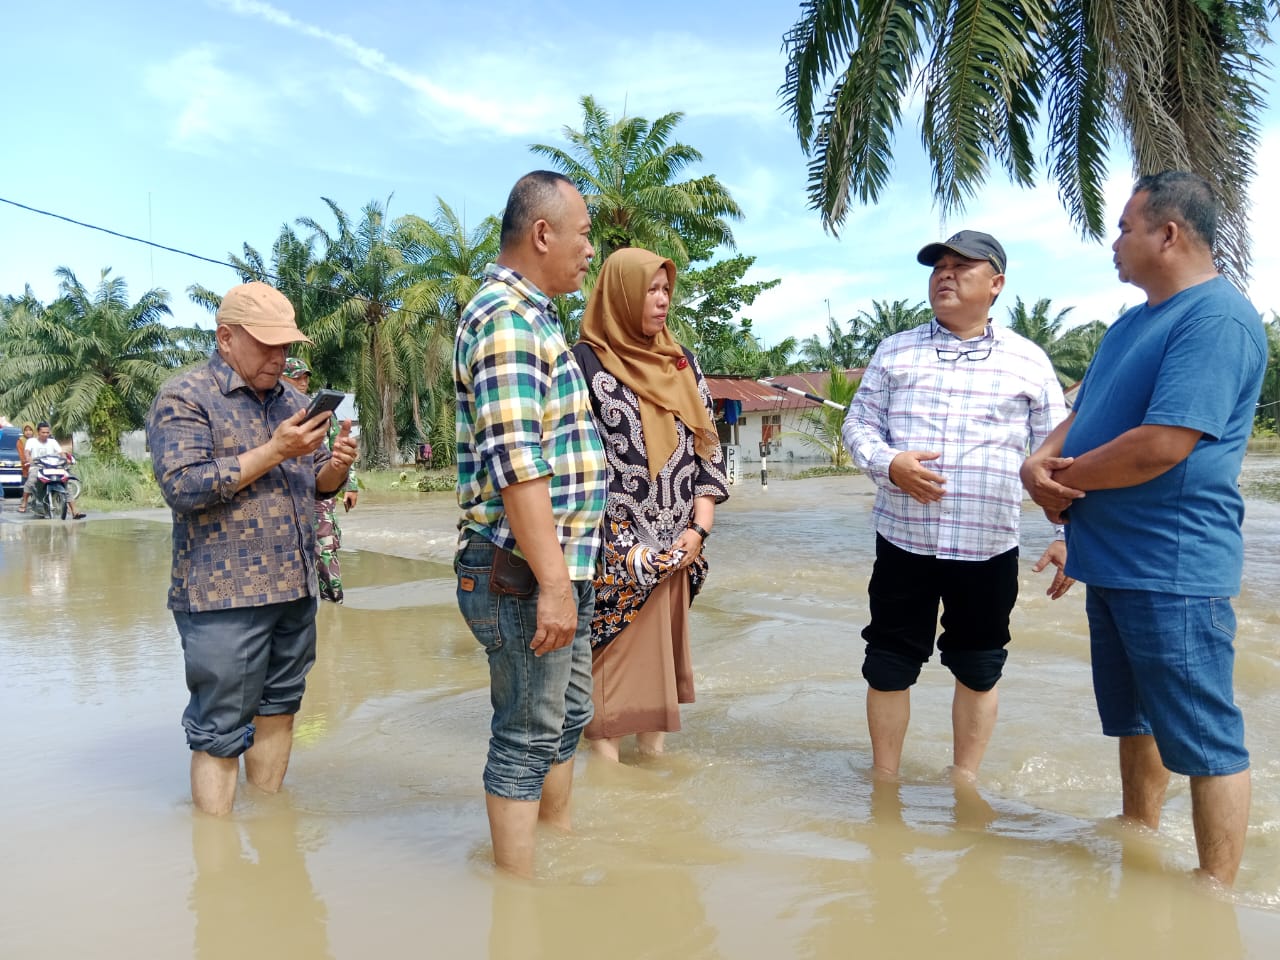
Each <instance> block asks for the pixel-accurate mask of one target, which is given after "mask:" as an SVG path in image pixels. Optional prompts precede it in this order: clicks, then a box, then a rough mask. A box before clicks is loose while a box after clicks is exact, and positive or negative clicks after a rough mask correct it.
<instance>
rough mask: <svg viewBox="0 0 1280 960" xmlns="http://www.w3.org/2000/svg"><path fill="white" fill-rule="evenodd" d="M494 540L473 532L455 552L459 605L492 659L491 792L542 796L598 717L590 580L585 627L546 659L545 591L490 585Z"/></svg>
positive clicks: (585, 583)
mask: <svg viewBox="0 0 1280 960" xmlns="http://www.w3.org/2000/svg"><path fill="white" fill-rule="evenodd" d="M493 553H494V546H493V544H492V543H490V542H489V541H487V540H485V539H484V538H483V537H481V536H479V535H478V534H471V536H470V539H469V540H468V541H466V542H464V543H463V545H462V547H461V548H460V549H459V551H458V554H457V556H456V557H455V558H454V570H455V571H456V572H457V574H458V609H459V610H460V611H461V612H462V618H463V619H464V620H466V621H467V626H468V627H470V628H471V632H472V634H474V635H475V638H476V640H478V641H479V642H480V645H481V646H482V647H484V651H485V654H486V655H487V656H488V658H489V698H490V700H491V702H492V703H493V723H492V725H491V728H490V730H491V735H490V737H489V756H488V759H487V760H486V761H485V766H484V789H485V792H486V793H488V794H491V795H493V796H495V797H504V798H507V799H510V800H540V799H541V798H542V782H543V780H545V779H546V776H547V772H548V771H549V770H550V769H551V765H552V764H558V763H567V762H568V761H570V760H572V759H573V755H574V753H575V752H576V751H577V749H578V739H579V737H580V736H581V734H582V730H583V728H584V727H586V725H587V724H588V723H589V722H590V720H591V614H592V612H593V611H594V608H595V591H594V589H593V587H592V584H591V581H590V580H579V581H575V582H574V584H573V590H574V594H575V596H576V598H577V601H578V628H577V631H576V632H575V633H574V636H573V642H572V643H571V644H568V645H566V646H563V647H561V648H560V649H559V650H553V651H551V652H550V653H545V654H543V655H542V656H540V657H537V656H534V654H533V651H532V650H530V649H529V644H530V642H531V641H532V640H533V634H534V632H535V630H536V629H537V624H538V590H537V589H535V590H534V592H533V593H532V595H530V596H528V597H514V596H508V595H499V594H496V593H493V592H492V591H490V589H489V570H490V567H491V566H492V564H493Z"/></svg>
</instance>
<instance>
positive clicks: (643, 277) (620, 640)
mask: <svg viewBox="0 0 1280 960" xmlns="http://www.w3.org/2000/svg"><path fill="white" fill-rule="evenodd" d="M675 282H676V268H675V264H674V263H672V262H671V261H670V260H668V259H665V258H664V257H660V256H658V255H657V254H656V253H650V252H649V251H648V250H642V249H639V248H634V247H633V248H628V249H623V250H618V251H616V252H615V253H613V254H610V256H609V258H608V259H607V260H606V261H605V262H604V265H603V267H602V268H601V270H600V276H599V277H598V278H597V280H596V285H595V288H594V289H593V290H592V291H591V296H590V298H589V299H588V300H587V306H586V311H585V313H584V314H583V320H582V331H581V342H579V343H578V344H577V345H576V346H575V347H574V348H573V353H574V356H575V357H576V358H577V361H578V366H579V367H581V368H582V372H583V375H584V376H585V377H586V380H587V386H588V388H589V389H590V391H591V410H592V413H593V415H594V416H595V421H596V429H597V430H598V431H600V436H601V439H602V440H603V441H604V449H605V454H606V456H607V457H608V462H609V498H608V501H607V505H606V507H605V521H604V553H603V555H602V557H601V564H600V569H599V572H598V573H597V574H596V579H595V588H596V607H595V616H594V617H593V618H592V621H591V643H592V660H591V678H592V694H591V697H592V702H593V704H594V708H595V709H594V713H595V715H594V717H593V719H592V721H591V723H589V724H588V725H587V729H586V731H585V733H584V736H585V737H586V738H587V741H588V742H589V743H590V744H591V747H592V750H593V751H594V752H595V753H596V754H597V755H599V756H602V757H605V758H606V759H609V760H614V761H616V760H617V759H618V755H619V745H620V742H621V740H622V738H623V737H626V736H630V735H633V734H634V735H635V738H636V744H637V747H638V749H639V751H640V753H641V755H645V756H653V755H655V754H660V753H662V751H663V745H664V740H665V737H666V735H667V734H668V733H671V732H674V731H677V730H679V729H680V704H682V703H693V701H694V688H693V662H692V658H691V656H690V653H689V605H690V604H691V603H692V602H693V598H694V597H695V596H697V593H698V591H699V589H701V587H702V584H703V582H704V580H705V579H706V575H707V560H706V557H705V556H704V555H703V544H704V542H705V540H706V539H707V537H709V536H710V535H711V528H712V526H713V525H714V523H715V508H716V504H718V503H723V502H724V501H725V500H727V499H728V497H729V481H728V478H727V477H726V476H725V474H724V454H723V452H722V451H721V449H720V440H719V438H718V437H717V435H716V430H715V424H714V422H713V415H712V412H711V410H712V408H711V393H710V391H709V390H708V389H707V385H706V382H705V381H704V380H703V378H702V373H701V371H700V370H699V369H698V366H697V363H696V361H695V360H694V358H693V356H692V354H690V353H689V352H688V351H686V350H685V349H684V348H683V347H682V346H681V345H680V344H679V343H677V342H676V339H675V338H674V337H673V336H672V335H671V332H670V330H668V329H667V311H668V309H669V308H670V306H671V297H672V293H673V292H674V289H675Z"/></svg>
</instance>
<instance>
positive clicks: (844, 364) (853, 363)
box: [800, 318, 867, 370]
mask: <svg viewBox="0 0 1280 960" xmlns="http://www.w3.org/2000/svg"><path fill="white" fill-rule="evenodd" d="M849 327H850V329H849V330H848V331H845V330H841V329H840V324H838V323H836V321H835V320H833V319H830V318H828V320H827V339H826V341H825V342H824V341H823V339H822V338H821V337H820V336H818V335H817V334H814V335H813V336H811V337H806V338H805V339H804V340H802V341H801V342H800V356H801V359H802V360H803V361H804V362H805V364H806V365H807V366H808V367H809V369H810V370H847V369H849V368H850V367H862V366H866V362H867V358H866V357H865V356H863V353H862V346H861V338H860V337H859V336H858V335H857V334H856V333H855V332H854V329H853V327H854V324H853V323H852V322H851V323H850V324H849Z"/></svg>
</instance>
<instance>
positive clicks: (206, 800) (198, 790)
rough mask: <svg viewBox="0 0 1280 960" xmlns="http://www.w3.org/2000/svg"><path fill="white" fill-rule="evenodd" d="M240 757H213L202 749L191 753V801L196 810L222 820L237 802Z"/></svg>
mask: <svg viewBox="0 0 1280 960" xmlns="http://www.w3.org/2000/svg"><path fill="white" fill-rule="evenodd" d="M239 777H240V758H239V757H215V756H212V755H210V754H208V753H205V752H204V751H202V750H193V751H192V753H191V799H192V801H193V802H194V803H195V805H196V809H197V810H201V811H203V812H205V813H208V814H211V815H212V816H215V817H225V816H226V815H227V814H228V813H230V812H231V806H232V804H234V803H235V800H236V781H237V780H238V779H239Z"/></svg>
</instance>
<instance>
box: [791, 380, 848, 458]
mask: <svg viewBox="0 0 1280 960" xmlns="http://www.w3.org/2000/svg"><path fill="white" fill-rule="evenodd" d="M861 382H862V381H861V380H850V379H849V378H848V377H846V376H845V374H844V372H843V371H841V370H837V369H836V368H834V367H833V368H832V369H831V371H830V373H828V374H827V384H826V387H825V388H824V389H823V391H822V395H823V396H825V397H826V398H827V399H828V400H834V401H835V402H836V403H838V404H840V406H841V407H843V408H844V409H842V410H837V409H835V408H834V407H827V406H824V407H822V408H821V409H820V410H807V411H805V412H804V413H803V414H802V415H801V417H800V422H801V423H803V424H804V425H805V427H806V429H805V430H804V432H802V433H801V434H800V441H801V443H803V444H805V445H806V446H809V447H813V448H815V449H817V450H821V451H822V452H823V453H825V454H826V455H827V456H828V457H830V458H831V465H832V466H834V467H836V468H837V469H840V468H843V467H847V466H849V448H848V447H846V446H845V445H844V437H843V435H842V433H841V431H842V430H843V428H844V415H845V411H846V410H848V408H849V404H850V403H851V402H852V401H853V395H854V394H855V393H857V392H858V386H859V384H860V383H861Z"/></svg>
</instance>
